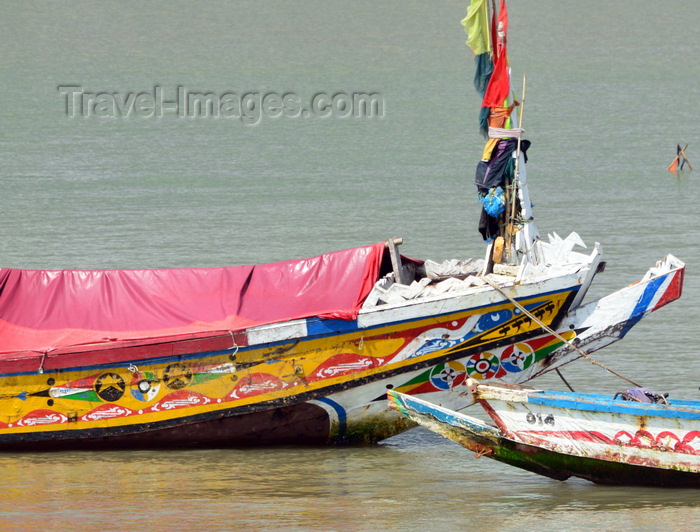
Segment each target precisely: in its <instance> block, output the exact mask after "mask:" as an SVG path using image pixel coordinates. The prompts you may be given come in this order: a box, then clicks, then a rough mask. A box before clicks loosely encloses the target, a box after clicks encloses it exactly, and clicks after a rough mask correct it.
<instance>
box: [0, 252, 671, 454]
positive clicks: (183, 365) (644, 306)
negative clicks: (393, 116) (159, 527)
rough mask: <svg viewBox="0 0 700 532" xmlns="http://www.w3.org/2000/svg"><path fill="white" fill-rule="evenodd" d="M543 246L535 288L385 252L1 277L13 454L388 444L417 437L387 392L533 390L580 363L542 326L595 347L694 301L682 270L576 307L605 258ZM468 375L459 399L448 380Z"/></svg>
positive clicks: (4, 439) (7, 434)
mask: <svg viewBox="0 0 700 532" xmlns="http://www.w3.org/2000/svg"><path fill="white" fill-rule="evenodd" d="M539 244H540V247H541V251H542V257H544V258H545V259H546V260H547V264H548V266H547V267H546V268H543V269H537V270H534V273H531V274H530V275H507V274H506V273H501V274H496V273H489V274H484V273H483V272H479V271H477V272H476V273H474V272H472V273H460V274H459V275H456V276H448V277H446V278H445V279H444V280H442V281H437V282H436V281H435V280H432V279H431V280H430V283H426V282H425V279H428V278H429V277H435V275H434V274H433V273H426V272H434V268H433V269H431V267H428V268H427V270H426V265H425V263H423V264H420V263H419V262H418V261H409V260H407V259H405V258H403V260H402V258H401V256H400V255H398V254H392V253H391V250H389V249H388V247H387V246H385V244H384V243H381V244H377V245H374V246H368V247H365V248H357V249H351V250H346V251H341V252H335V253H330V254H326V255H321V256H319V257H315V258H313V259H307V260H301V261H289V262H283V263H276V264H268V265H262V266H255V267H248V266H243V267H231V268H205V269H186V270H110V271H68V270H64V271H40V270H15V269H2V270H0V286H1V287H2V290H1V291H0V390H2V395H1V396H0V449H6V450H9V449H22V450H41V449H61V448H105V447H106V448H111V447H117V448H124V447H174V446H233V445H258V444H269V443H277V444H280V443H283V444H286V443H304V444H310V443H358V442H372V441H377V440H379V439H383V438H386V437H389V436H391V435H394V434H396V433H398V432H400V431H401V430H405V429H406V428H408V427H410V426H412V425H411V424H410V423H406V422H402V421H401V420H400V416H396V415H395V414H393V413H389V414H387V412H388V409H387V408H386V404H385V400H384V391H383V390H384V388H385V387H386V386H387V385H389V384H392V385H394V386H395V387H396V388H402V389H413V391H414V392H415V393H431V392H432V393H436V394H438V397H439V394H440V393H442V392H450V391H451V390H452V389H453V388H455V386H458V385H460V383H461V381H463V380H464V377H466V376H467V375H468V374H471V375H473V376H481V377H482V378H483V379H488V378H491V377H498V378H507V377H508V376H509V375H511V378H513V379H514V380H515V381H516V382H519V381H521V379H527V378H531V377H532V376H534V375H536V374H539V372H541V371H545V370H546V369H547V367H554V366H555V365H557V364H558V363H563V362H564V361H567V360H571V359H573V358H577V357H578V356H579V355H578V354H576V353H571V350H570V349H567V348H566V346H564V347H562V344H561V343H558V341H557V340H556V339H555V338H553V337H551V336H548V335H547V334H543V330H542V328H541V325H540V324H544V325H546V326H551V327H561V329H562V332H563V333H564V334H567V335H570V336H572V337H575V336H577V335H579V336H580V337H581V339H582V341H583V342H586V341H589V342H593V344H592V346H591V348H592V349H593V348H595V345H599V346H602V345H604V344H605V343H609V342H610V341H614V340H616V339H617V338H620V337H622V336H624V334H625V333H626V331H627V330H628V329H629V327H631V325H633V324H634V323H636V322H637V321H638V320H639V319H640V318H641V317H643V316H644V315H645V314H647V313H648V312H651V311H653V310H655V309H657V308H659V307H661V306H663V305H664V304H666V303H667V302H669V301H672V300H674V299H676V298H678V297H679V296H680V294H681V287H682V279H683V271H684V265H683V264H682V263H681V262H680V261H677V259H674V258H672V257H669V258H667V259H666V260H664V261H663V262H662V263H660V264H659V265H657V266H656V267H655V268H652V269H651V270H650V271H649V272H648V274H647V275H646V276H645V278H644V279H642V280H641V281H640V282H639V283H637V284H635V285H632V286H631V287H627V288H626V289H623V290H621V291H619V292H616V294H617V295H615V294H612V295H611V296H608V297H610V298H611V299H610V303H608V304H606V303H605V301H603V300H604V299H605V298H603V300H599V301H597V302H593V303H592V304H586V305H579V304H576V305H574V304H575V303H577V302H578V301H579V300H580V298H581V296H582V292H583V291H585V290H586V289H587V288H588V284H589V282H590V279H591V278H592V273H593V271H595V270H596V269H597V265H598V262H599V258H600V256H599V252H598V249H597V248H596V249H595V250H594V251H593V253H592V254H591V255H582V254H579V253H576V252H574V251H571V250H570V244H571V242H570V241H567V240H557V239H553V241H552V242H549V243H544V242H539ZM394 246H395V243H394V242H392V243H391V245H390V246H389V247H394ZM567 250H569V251H568V252H567ZM558 258H559V260H558ZM392 259H393V263H394V265H396V264H398V262H399V261H402V265H401V271H400V272H399V271H398V270H397V271H394V270H393V266H392ZM406 265H410V267H409V266H406ZM463 266H464V265H463ZM520 270H527V268H521V269H520ZM411 272H412V273H411ZM409 273H410V274H411V275H412V276H413V279H416V280H414V281H413V283H411V284H404V283H397V282H396V281H393V279H394V277H396V276H399V275H400V276H405V275H409ZM404 282H407V281H406V279H404ZM489 283H492V284H493V286H492V285H491V284H489ZM445 284H447V285H448V286H445ZM422 285H424V286H422ZM411 287H413V290H414V291H415V292H416V293H415V294H412V297H411V298H409V299H405V298H404V296H405V295H406V294H405V293H404V292H405V291H406V290H408V289H411ZM392 290H396V291H398V292H401V293H402V294H403V295H402V296H401V301H402V302H387V301H386V300H390V301H391V300H392V298H393V297H394V296H393V295H391V292H392ZM504 294H505V296H504ZM383 298H386V300H385V299H383ZM614 300H617V302H615V301H614ZM623 302H626V304H623ZM516 305H518V306H522V308H526V309H528V312H532V313H535V314H536V315H537V316H538V318H537V322H536V321H533V320H532V319H530V318H529V317H528V316H527V315H525V314H523V313H522V312H521V311H520V310H519V308H518V307H517V306H516ZM572 326H573V329H572V328H571V327H572ZM582 345H585V344H582ZM515 348H517V350H518V353H521V352H526V351H528V350H531V352H530V353H528V354H527V355H526V356H524V357H520V359H518V356H514V351H515ZM557 353H558V354H557ZM462 367H464V370H463V371H462V373H461V375H462V377H461V378H460V379H457V380H452V381H450V386H448V387H447V389H444V385H441V384H439V383H438V380H439V379H437V380H436V378H435V375H436V374H440V373H441V372H443V371H447V372H448V373H450V372H452V373H453V374H454V372H459V370H460V368H462ZM446 368H447V369H446ZM456 376H458V375H456ZM448 380H449V379H448ZM428 383H429V384H428ZM422 384H425V385H424V386H423V387H422V389H421V385H422ZM440 386H443V388H440ZM455 395H458V394H454V393H452V394H448V395H446V398H449V397H454V396H455ZM370 404H372V405H374V406H373V407H372V408H367V405H370ZM380 405H381V406H380Z"/></svg>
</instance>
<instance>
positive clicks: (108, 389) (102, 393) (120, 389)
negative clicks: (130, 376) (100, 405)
mask: <svg viewBox="0 0 700 532" xmlns="http://www.w3.org/2000/svg"><path fill="white" fill-rule="evenodd" d="M124 390H126V384H125V383H124V379H122V378H121V377H120V376H119V375H117V374H116V373H104V374H102V375H100V376H99V377H97V380H96V381H95V393H96V394H97V396H98V397H99V398H100V399H102V400H103V401H106V402H108V403H113V402H114V401H118V400H119V399H121V398H122V395H124Z"/></svg>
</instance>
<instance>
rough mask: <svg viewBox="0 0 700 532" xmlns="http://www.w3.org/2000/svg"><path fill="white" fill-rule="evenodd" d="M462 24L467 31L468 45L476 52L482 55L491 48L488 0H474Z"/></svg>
mask: <svg viewBox="0 0 700 532" xmlns="http://www.w3.org/2000/svg"><path fill="white" fill-rule="evenodd" d="M462 25H463V26H464V31H466V32H467V46H469V48H471V49H472V52H474V54H476V55H481V54H485V53H486V52H488V51H489V50H490V46H489V15H488V4H487V0H472V1H471V4H469V7H467V16H466V17H464V19H463V20H462Z"/></svg>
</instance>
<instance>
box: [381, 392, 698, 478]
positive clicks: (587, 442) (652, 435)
mask: <svg viewBox="0 0 700 532" xmlns="http://www.w3.org/2000/svg"><path fill="white" fill-rule="evenodd" d="M465 388H466V389H467V391H466V392H465V394H466V395H471V396H472V400H474V401H476V402H478V403H480V404H481V406H482V407H483V409H484V410H485V412H486V413H487V414H488V415H489V417H490V418H491V420H492V421H493V425H489V424H486V423H484V422H483V421H481V420H479V419H476V418H474V417H471V416H468V415H466V414H463V413H460V412H456V411H453V410H449V409H447V408H443V407H440V406H438V405H435V404H432V403H429V402H427V401H424V400H421V399H419V398H416V397H410V396H408V395H405V394H401V393H399V392H396V391H394V390H389V392H388V398H389V405H390V407H391V408H394V409H396V410H398V411H399V412H401V413H402V414H403V415H405V416H407V417H408V418H410V419H412V420H414V421H416V422H417V423H419V424H420V425H423V426H424V427H426V428H428V429H430V430H432V431H434V432H436V433H438V434H440V435H442V436H444V437H446V438H448V439H450V440H452V441H455V442H457V443H459V444H460V445H462V446H464V447H466V448H467V449H469V450H471V451H473V452H474V453H476V456H477V457H481V456H486V457H488V458H492V459H494V460H497V461H499V462H503V463H506V464H509V465H512V466H515V467H519V468H521V469H525V470H528V471H531V472H533V473H538V474H540V475H544V476H546V477H550V478H553V479H556V480H566V479H567V478H569V477H580V478H583V479H586V480H590V481H592V482H596V483H599V484H610V485H638V486H659V487H700V401H681V400H677V399H669V398H667V397H665V396H661V395H658V394H655V393H653V392H651V391H650V390H647V389H644V388H642V389H639V388H637V389H633V390H627V391H626V392H621V393H620V394H615V396H606V395H602V394H590V393H573V392H550V391H541V390H534V389H531V388H529V389H528V388H524V387H521V386H513V385H494V384H490V385H484V384H479V383H477V382H476V381H474V380H471V379H470V380H469V382H468V383H467V386H466V387H465Z"/></svg>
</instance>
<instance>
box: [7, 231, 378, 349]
mask: <svg viewBox="0 0 700 532" xmlns="http://www.w3.org/2000/svg"><path fill="white" fill-rule="evenodd" d="M383 253H384V244H383V243H380V244H375V245H373V246H366V247H360V248H353V249H349V250H345V251H337V252H333V253H327V254H324V255H320V256H318V257H313V258H309V259H303V260H292V261H286V262H277V263H271V264H262V265H256V266H233V267H222V268H192V269H153V270H103V271H90V270H63V271H48V270H21V269H10V268H3V269H0V353H10V352H18V351H42V352H46V351H52V350H55V349H60V348H63V347H67V346H71V345H79V344H87V343H97V342H104V341H106V340H134V339H142V338H157V337H164V336H173V335H180V334H187V333H199V332H207V331H225V330H229V331H233V330H240V329H243V328H246V327H251V326H255V325H262V324H268V323H275V322H283V321H287V320H292V319H298V318H305V317H312V316H318V317H322V318H335V319H355V318H356V317H357V313H358V311H359V309H360V307H361V305H362V302H363V301H364V299H365V297H366V296H367V294H368V293H369V292H370V291H371V289H372V287H373V285H374V283H375V281H376V280H377V278H378V277H379V269H380V265H381V261H382V255H383Z"/></svg>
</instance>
